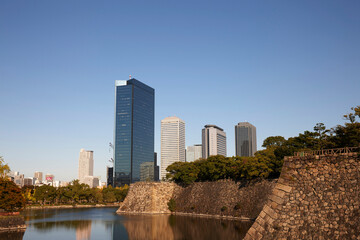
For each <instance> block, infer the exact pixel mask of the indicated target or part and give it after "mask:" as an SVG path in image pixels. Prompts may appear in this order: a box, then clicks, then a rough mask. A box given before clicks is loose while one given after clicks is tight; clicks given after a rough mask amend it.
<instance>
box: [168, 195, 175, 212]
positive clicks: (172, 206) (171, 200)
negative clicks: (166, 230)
mask: <svg viewBox="0 0 360 240" xmlns="http://www.w3.org/2000/svg"><path fill="white" fill-rule="evenodd" d="M167 205H168V207H169V210H170V211H171V212H175V211H176V202H175V200H174V199H173V198H171V199H170V200H169V202H168V203H167Z"/></svg>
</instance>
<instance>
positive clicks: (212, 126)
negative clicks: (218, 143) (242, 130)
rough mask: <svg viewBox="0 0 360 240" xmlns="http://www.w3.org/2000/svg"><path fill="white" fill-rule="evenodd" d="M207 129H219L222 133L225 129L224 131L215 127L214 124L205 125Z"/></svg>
mask: <svg viewBox="0 0 360 240" xmlns="http://www.w3.org/2000/svg"><path fill="white" fill-rule="evenodd" d="M205 128H216V129H219V130H220V131H224V129H222V128H220V127H218V126H216V125H213V124H207V125H205Z"/></svg>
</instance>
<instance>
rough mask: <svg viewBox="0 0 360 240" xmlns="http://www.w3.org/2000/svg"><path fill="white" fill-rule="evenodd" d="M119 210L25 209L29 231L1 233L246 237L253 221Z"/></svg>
mask: <svg viewBox="0 0 360 240" xmlns="http://www.w3.org/2000/svg"><path fill="white" fill-rule="evenodd" d="M116 210H117V208H80V209H44V210H29V211H25V212H24V213H23V215H24V217H25V221H26V224H27V229H26V231H25V233H10V234H9V233H0V239H14V240H15V239H16V240H18V239H19V240H21V239H24V240H26V239H37V240H42V239H44V240H45V239H46V240H60V239H61V240H63V239H69V240H70V239H76V240H89V239H104V240H106V239H121V240H126V239H130V240H134V239H154V240H155V239H156V240H158V239H160V240H161V239H169V240H172V239H173V240H178V239H179V240H180V239H181V240H182V239H196V240H211V239H242V238H243V237H244V236H245V234H246V232H247V230H248V229H249V228H250V227H251V224H252V222H246V221H245V222H244V221H233V220H221V219H210V218H199V217H189V216H171V215H117V214H116V213H115V211H116ZM5 234H7V235H5Z"/></svg>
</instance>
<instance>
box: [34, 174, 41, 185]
mask: <svg viewBox="0 0 360 240" xmlns="http://www.w3.org/2000/svg"><path fill="white" fill-rule="evenodd" d="M34 178H36V179H37V180H38V181H39V182H40V183H42V181H43V173H42V172H35V174H34Z"/></svg>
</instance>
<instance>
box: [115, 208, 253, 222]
mask: <svg viewBox="0 0 360 240" xmlns="http://www.w3.org/2000/svg"><path fill="white" fill-rule="evenodd" d="M116 213H117V214H119V215H175V216H176V215H178V216H189V217H201V218H213V219H224V220H235V221H252V222H254V221H255V219H251V218H248V217H235V216H230V215H212V214H204V213H184V212H172V213H166V212H127V211H116Z"/></svg>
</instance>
